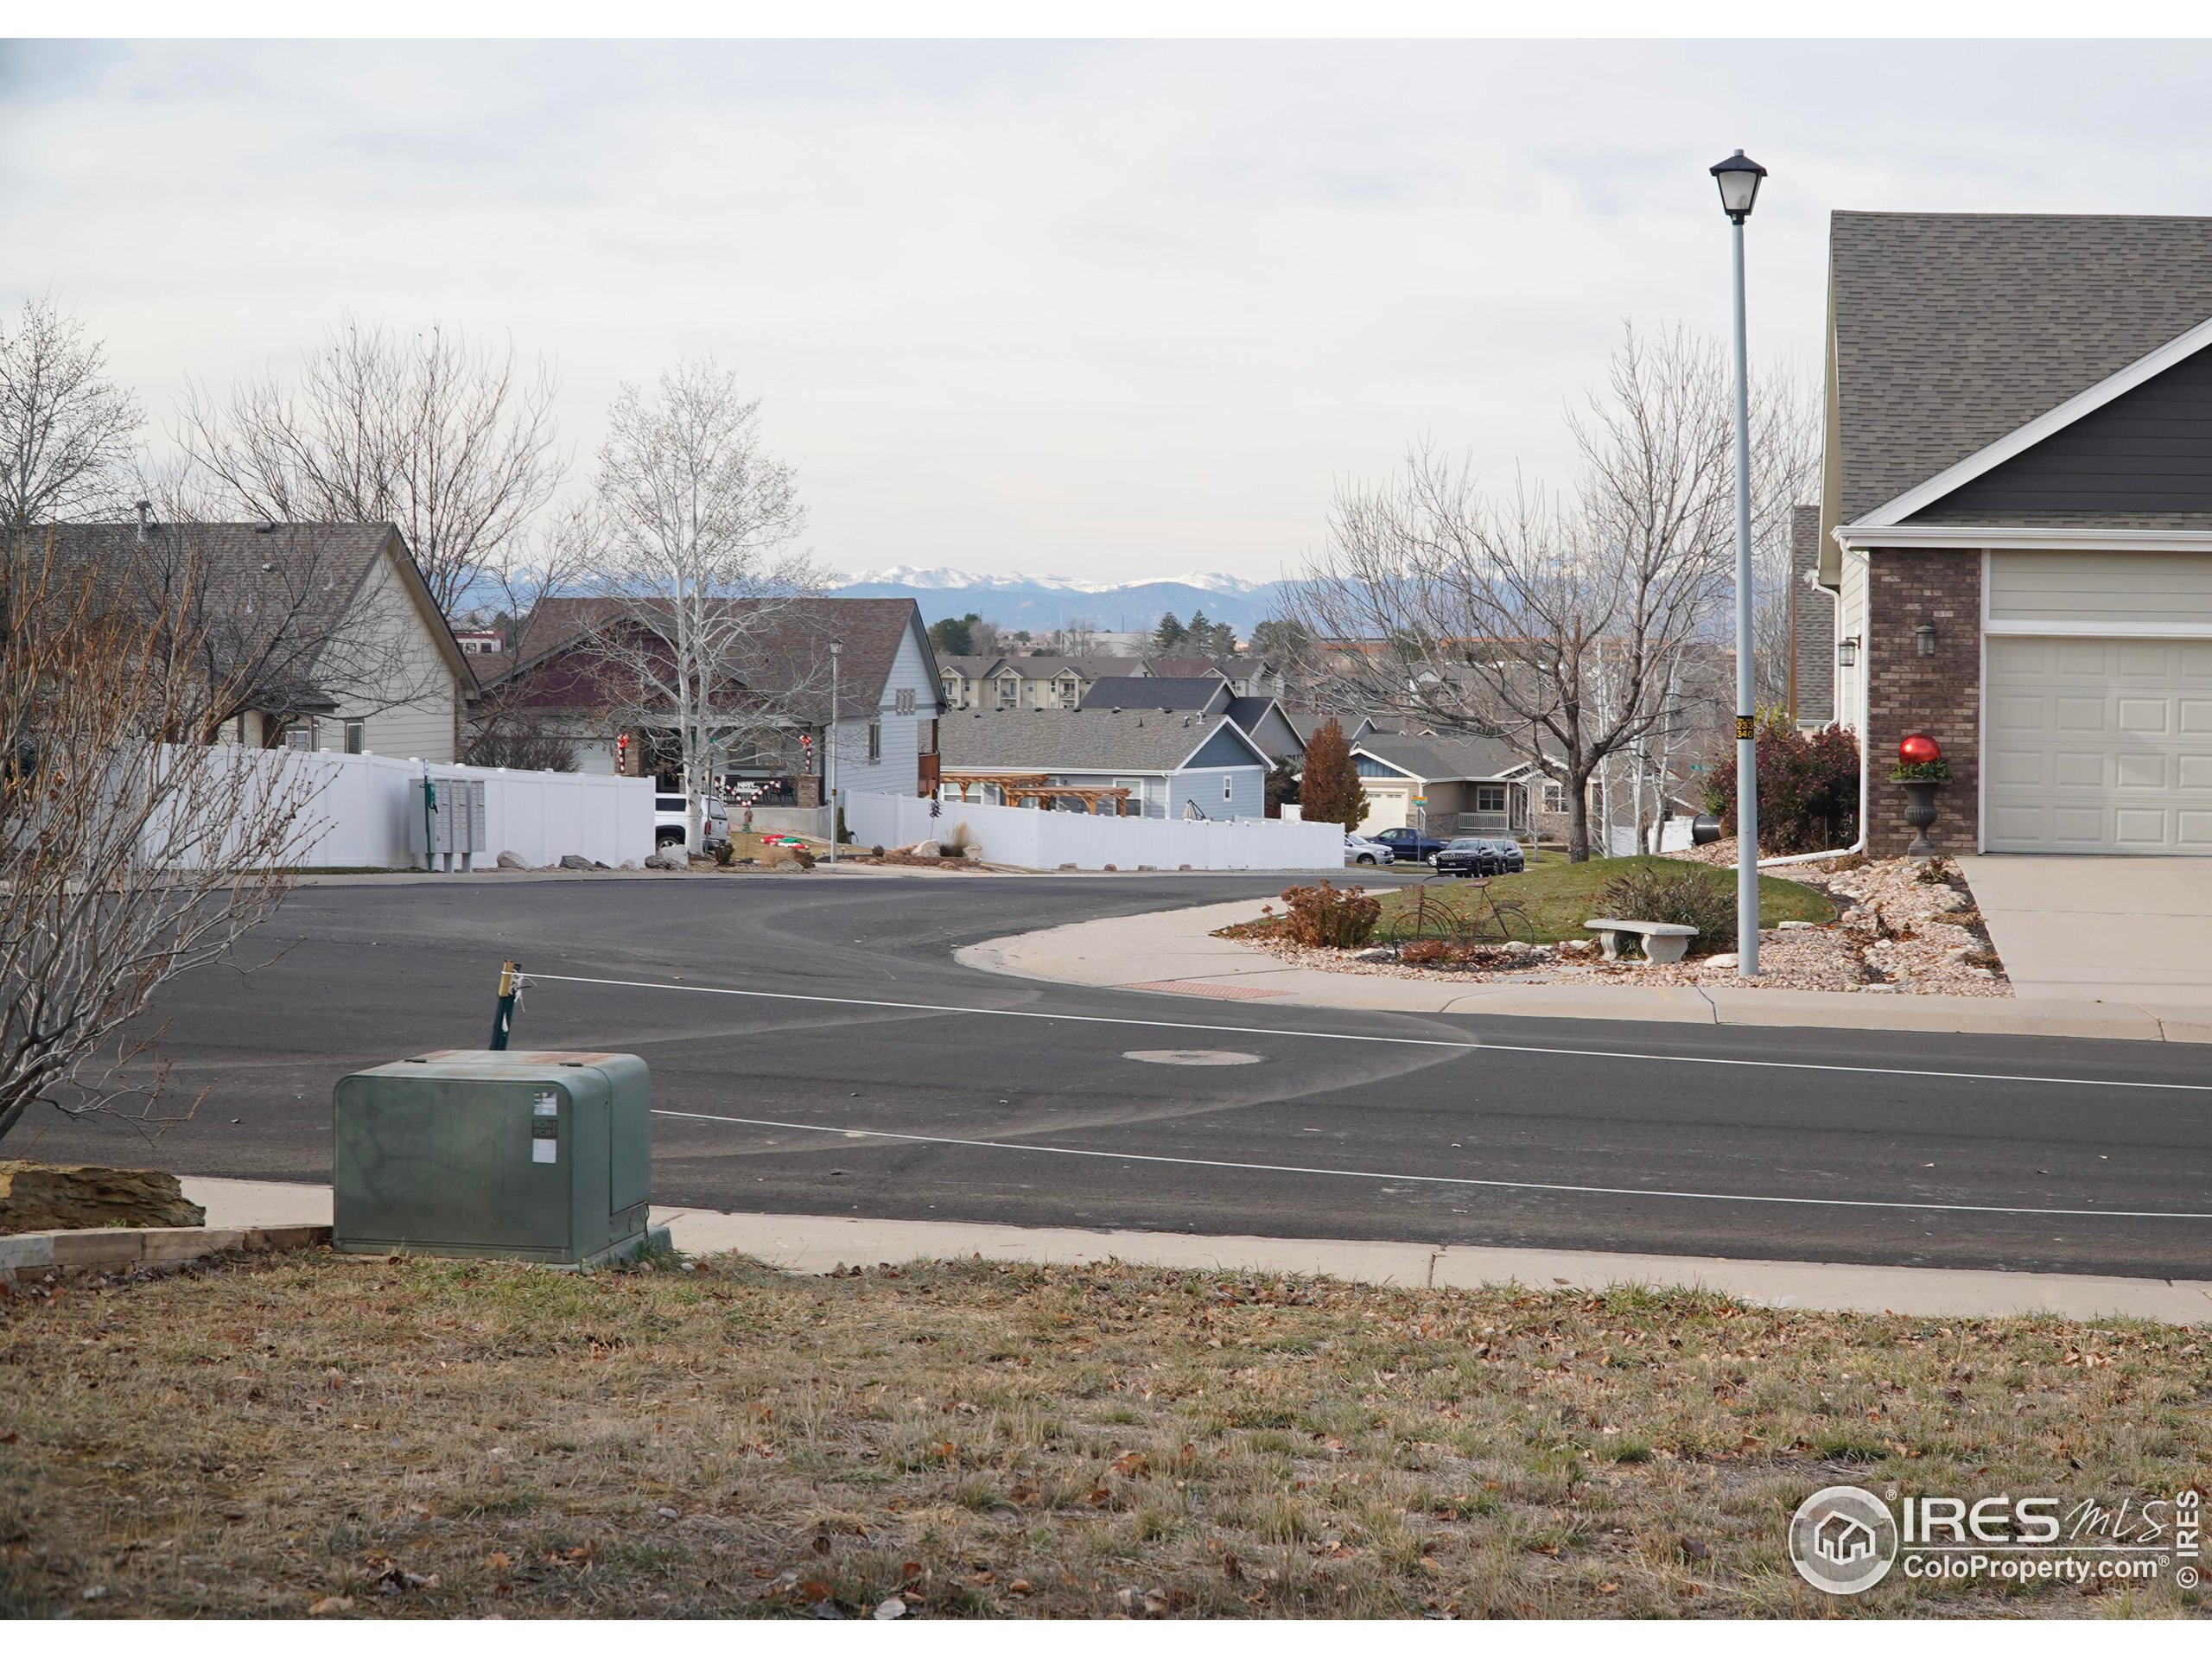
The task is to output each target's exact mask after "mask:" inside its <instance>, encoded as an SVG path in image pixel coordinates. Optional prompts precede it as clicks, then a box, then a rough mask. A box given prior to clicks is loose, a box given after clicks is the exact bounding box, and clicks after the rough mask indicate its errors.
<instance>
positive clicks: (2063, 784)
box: [2028, 750, 2106, 789]
mask: <svg viewBox="0 0 2212 1659" xmlns="http://www.w3.org/2000/svg"><path fill="white" fill-rule="evenodd" d="M2046 759H2048V760H2049V762H2050V766H2049V768H2048V776H2047V777H2046V776H2037V777H2036V778H2034V779H2029V780H2028V781H2030V782H2032V783H2044V782H2049V783H2050V784H2054V785H2057V786H2058V787H2059V788H2062V789H2102V788H2103V787H2104V786H2105V772H2106V768H2105V757H2104V756H2103V755H2101V754H2079V753H2069V752H2067V751H2064V750H2061V751H2059V752H2058V753H2053V754H2050V755H2048V756H2047V757H2046V756H2044V755H2037V757H2036V760H2037V766H2036V771H2037V772H2038V773H2039V774H2040V773H2044V772H2045V770H2046V769H2045V767H2044V765H2043V762H2044V760H2046Z"/></svg>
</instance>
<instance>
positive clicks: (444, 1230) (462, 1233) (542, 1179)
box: [332, 1048, 667, 1267]
mask: <svg viewBox="0 0 2212 1659" xmlns="http://www.w3.org/2000/svg"><path fill="white" fill-rule="evenodd" d="M332 1122H333V1129H334V1139H335V1145H334V1160H333V1170H332V1173H333V1177H334V1200H335V1215H334V1220H335V1222H336V1227H335V1229H334V1243H335V1245H336V1247H337V1248H338V1249H340V1250H353V1251H359V1252H365V1253H374V1254H379V1255H381V1254H385V1253H386V1252H390V1251H392V1250H406V1251H412V1252H416V1253H418V1254H421V1255H468V1256H503V1257H509V1258H512V1259H515V1260H518V1261H524V1262H547V1263H550V1264H552V1265H555V1266H560V1267H592V1266H595V1265H597V1264H599V1263H601V1262H611V1261H617V1260H620V1259H621V1258H623V1257H625V1256H629V1255H636V1254H637V1252H638V1251H639V1249H643V1248H644V1247H645V1244H646V1243H648V1219H647V1207H646V1206H647V1203H648V1200H649V1199H650V1198H651V1196H652V1094H651V1090H650V1084H649V1080H648V1078H647V1076H646V1072H645V1062H644V1061H643V1060H641V1059H639V1058H638V1057H637V1056H636V1055H634V1054H598V1053H577V1054H571V1053H563V1052H531V1051H529V1050H523V1049H508V1050H493V1049H460V1048H454V1049H441V1050H439V1051H438V1052H435V1053H430V1054H423V1055H420V1056H418V1057H416V1058H414V1059H411V1060H398V1061H395V1062H393V1063H392V1064H391V1065H379V1066H376V1067H374V1068H372V1069H371V1070H369V1071H357V1072H355V1073H353V1075H352V1076H351V1077H345V1078H343V1079H341V1080H340V1083H339V1084H338V1091H337V1098H336V1101H335V1103H334V1112H333V1117H332ZM666 1240H667V1235H666V1233H665V1232H664V1231H655V1232H653V1233H652V1236H651V1242H652V1243H657V1244H665V1243H666Z"/></svg>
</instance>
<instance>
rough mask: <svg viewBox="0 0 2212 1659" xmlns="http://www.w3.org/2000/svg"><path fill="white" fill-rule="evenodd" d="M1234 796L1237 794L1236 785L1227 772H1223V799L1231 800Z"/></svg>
mask: <svg viewBox="0 0 2212 1659" xmlns="http://www.w3.org/2000/svg"><path fill="white" fill-rule="evenodd" d="M1234 794H1235V786H1234V784H1233V782H1232V780H1231V779H1230V776H1229V774H1228V773H1227V772H1223V773H1222V774H1221V798H1222V799H1223V800H1224V801H1226V800H1229V799H1230V798H1232V797H1233V796H1234Z"/></svg>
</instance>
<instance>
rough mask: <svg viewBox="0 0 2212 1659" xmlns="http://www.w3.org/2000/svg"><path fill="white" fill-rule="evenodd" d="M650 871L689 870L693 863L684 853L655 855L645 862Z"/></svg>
mask: <svg viewBox="0 0 2212 1659" xmlns="http://www.w3.org/2000/svg"><path fill="white" fill-rule="evenodd" d="M645 868H647V869H649V870H688V869H690V868H691V861H690V859H689V858H687V857H686V856H684V855H683V854H682V853H655V854H654V855H652V857H651V858H649V859H647V860H646V861H645Z"/></svg>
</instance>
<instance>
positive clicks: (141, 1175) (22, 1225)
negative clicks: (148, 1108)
mask: <svg viewBox="0 0 2212 1659" xmlns="http://www.w3.org/2000/svg"><path fill="white" fill-rule="evenodd" d="M206 1221H207V1211H205V1210H203V1209H201V1208H200V1206H199V1205H196V1204H188V1203H187V1202H186V1201H185V1197H184V1192H183V1190H182V1189H181V1187H179V1186H178V1185H177V1180H176V1177H175V1176H174V1175H169V1174H165V1173H162V1171H160V1170H157V1169H109V1168H106V1167H105V1166H102V1165H99V1164H34V1163H29V1162H27V1161H24V1160H13V1159H10V1160H0V1233H44V1232H54V1231H58V1230H62V1229H65V1228H71V1227H116V1226H119V1227H198V1226H200V1225H201V1224H204V1223H205V1222H206Z"/></svg>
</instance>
